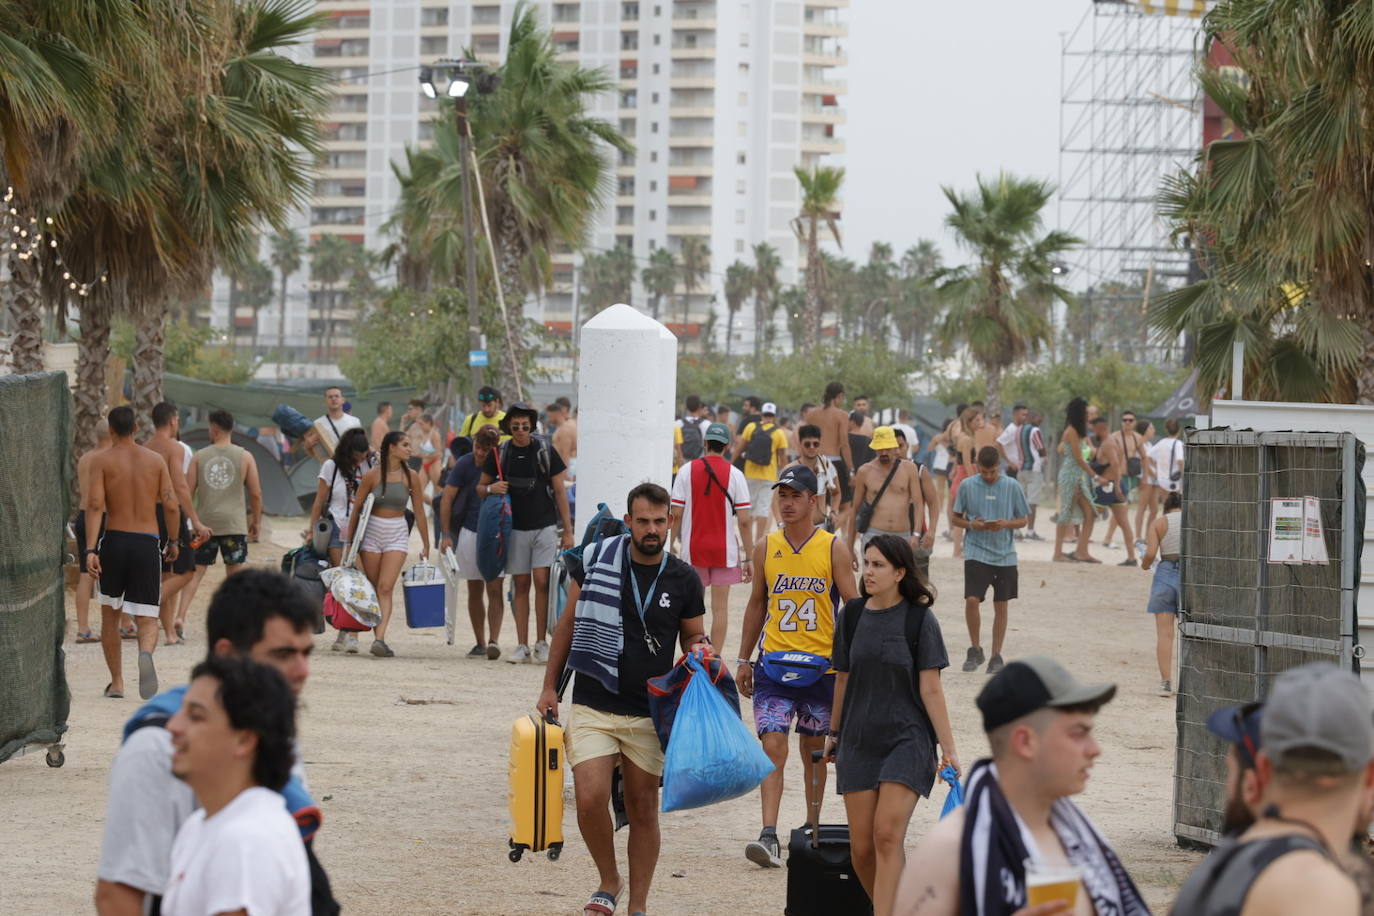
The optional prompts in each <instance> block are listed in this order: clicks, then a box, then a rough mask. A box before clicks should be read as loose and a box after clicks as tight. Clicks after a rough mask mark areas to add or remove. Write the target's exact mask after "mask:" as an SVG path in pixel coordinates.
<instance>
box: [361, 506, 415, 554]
mask: <svg viewBox="0 0 1374 916" xmlns="http://www.w3.org/2000/svg"><path fill="white" fill-rule="evenodd" d="M358 549H359V550H362V551H365V552H367V553H408V552H409V551H410V527H409V526H408V525H406V517H405V516H404V515H402V516H401V517H400V518H378V517H377V516H375V515H374V516H372V517H371V518H369V519H368V520H367V530H366V531H364V532H363V542H362V543H361V544H359V545H358Z"/></svg>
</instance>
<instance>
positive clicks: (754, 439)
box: [744, 420, 777, 464]
mask: <svg viewBox="0 0 1374 916" xmlns="http://www.w3.org/2000/svg"><path fill="white" fill-rule="evenodd" d="M775 429H777V427H776V426H774V425H773V424H772V423H769V424H766V425H765V424H764V422H763V421H762V420H760V421H759V422H758V424H756V425H755V426H754V432H753V434H752V435H750V436H749V441H748V442H746V443H745V444H744V459H745V460H746V461H750V462H753V463H754V464H772V463H773V430H775Z"/></svg>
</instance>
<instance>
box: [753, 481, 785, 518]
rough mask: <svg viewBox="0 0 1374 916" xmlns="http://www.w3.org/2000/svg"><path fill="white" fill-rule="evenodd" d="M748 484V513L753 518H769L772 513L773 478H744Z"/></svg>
mask: <svg viewBox="0 0 1374 916" xmlns="http://www.w3.org/2000/svg"><path fill="white" fill-rule="evenodd" d="M745 480H746V482H747V483H748V484H749V505H750V510H749V513H750V514H751V515H752V516H754V518H769V517H771V516H772V514H773V484H775V483H777V481H775V480H762V479H760V478H758V477H748V478H745Z"/></svg>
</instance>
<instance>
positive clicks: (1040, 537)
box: [1026, 531, 1044, 541]
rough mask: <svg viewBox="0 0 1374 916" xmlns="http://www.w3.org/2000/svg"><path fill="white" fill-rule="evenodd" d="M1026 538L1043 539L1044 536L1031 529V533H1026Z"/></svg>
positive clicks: (1030, 539)
mask: <svg viewBox="0 0 1374 916" xmlns="http://www.w3.org/2000/svg"><path fill="white" fill-rule="evenodd" d="M1026 540H1028V541H1043V540H1044V538H1043V537H1042V536H1040V535H1039V534H1037V533H1036V532H1034V531H1031V532H1029V533H1027V534H1026Z"/></svg>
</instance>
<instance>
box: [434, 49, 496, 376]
mask: <svg viewBox="0 0 1374 916" xmlns="http://www.w3.org/2000/svg"><path fill="white" fill-rule="evenodd" d="M437 66H438V69H439V70H441V71H443V70H447V71H448V75H449V84H448V90H447V93H446V94H447V95H448V97H449V98H451V99H453V103H454V104H453V112H454V119H455V124H456V125H457V127H458V158H459V159H460V160H461V161H462V166H461V167H462V185H463V262H464V268H465V272H466V274H467V276H466V284H465V286H466V288H465V290H464V298H465V299H466V300H467V312H468V370H469V373H470V374H471V378H472V381H473V384H472V385H471V386H470V387H472V389H473V390H476V389H477V388H480V387H481V386H482V385H484V384H486V379H485V377H486V371H485V369H484V368H483V366H482V365H479V364H477V363H476V361H475V359H474V353H475V351H477V350H484V349H485V347H483V346H482V320H481V309H480V308H479V306H478V301H477V244H476V229H475V225H476V224H475V222H474V220H473V217H472V156H471V153H470V147H471V144H472V131H471V129H470V127H469V125H468V100H467V93H468V89H469V88H470V87H471V86H472V84H473V71H474V70H475V69H476V68H479V67H481V66H483V65H482V64H481V63H480V62H478V61H452V62H449V61H440V62H439V64H438V65H437ZM435 69H436V68H434V67H421V68H420V89H421V91H422V92H424V94H425V95H426V96H427V97H428V98H431V99H437V98H438V97H439V91H438V87H436V86H435V83H434V71H435Z"/></svg>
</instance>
